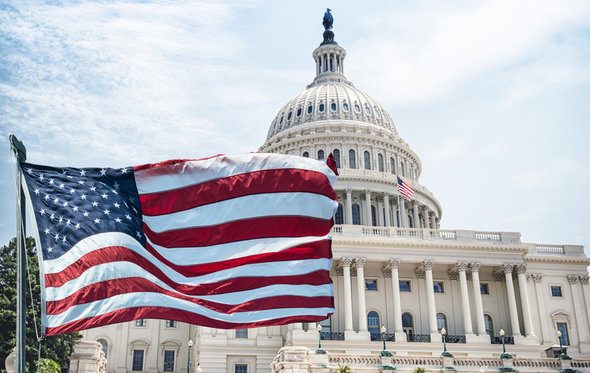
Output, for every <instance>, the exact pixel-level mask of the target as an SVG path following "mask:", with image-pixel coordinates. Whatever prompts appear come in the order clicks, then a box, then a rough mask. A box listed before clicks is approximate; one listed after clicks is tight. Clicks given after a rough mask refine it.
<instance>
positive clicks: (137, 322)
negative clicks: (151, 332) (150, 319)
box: [135, 319, 147, 328]
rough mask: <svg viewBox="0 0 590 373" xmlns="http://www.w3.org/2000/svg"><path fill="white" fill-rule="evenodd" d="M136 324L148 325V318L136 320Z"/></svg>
mask: <svg viewBox="0 0 590 373" xmlns="http://www.w3.org/2000/svg"><path fill="white" fill-rule="evenodd" d="M135 326H137V327H138V328H145V327H146V326H147V321H146V319H139V320H135Z"/></svg>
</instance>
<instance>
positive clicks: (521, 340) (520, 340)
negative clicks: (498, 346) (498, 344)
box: [514, 335, 539, 345]
mask: <svg viewBox="0 0 590 373" xmlns="http://www.w3.org/2000/svg"><path fill="white" fill-rule="evenodd" d="M514 344H515V345H538V344H539V341H538V340H537V337H535V336H534V335H529V336H528V337H525V336H523V335H515V336H514Z"/></svg>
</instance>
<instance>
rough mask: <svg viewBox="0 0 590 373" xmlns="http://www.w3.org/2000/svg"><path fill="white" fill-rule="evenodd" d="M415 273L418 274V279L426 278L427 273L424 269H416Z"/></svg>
mask: <svg viewBox="0 0 590 373" xmlns="http://www.w3.org/2000/svg"><path fill="white" fill-rule="evenodd" d="M414 272H415V273H416V278H426V272H424V269H423V268H422V267H418V268H416V270H415V271H414Z"/></svg>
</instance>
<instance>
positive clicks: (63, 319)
mask: <svg viewBox="0 0 590 373" xmlns="http://www.w3.org/2000/svg"><path fill="white" fill-rule="evenodd" d="M131 307H162V308H167V309H170V308H173V309H180V310H185V311H189V312H193V313H196V314H199V315H202V316H205V317H208V318H211V319H215V320H220V321H225V322H233V323H244V322H256V321H262V320H271V319H277V318H282V317H289V316H299V315H310V316H327V315H328V314H329V313H331V312H334V309H333V308H328V307H325V308H277V309H270V310H262V311H246V312H236V313H233V314H225V313H221V312H216V311H213V310H211V309H209V308H207V307H203V306H199V305H196V304H194V303H191V302H188V301H185V300H181V299H176V298H172V297H169V296H166V295H164V294H158V293H131V294H121V295H117V296H114V297H111V298H108V299H104V300H99V301H96V302H90V303H86V304H80V305H76V306H73V307H71V308H69V309H68V310H67V311H66V312H64V313H61V314H59V315H47V320H48V323H49V325H48V326H49V327H57V326H60V325H63V324H65V323H67V322H71V321H76V320H80V319H85V318H88V317H93V316H99V315H102V314H105V313H108V312H113V311H117V310H123V309H126V308H131Z"/></svg>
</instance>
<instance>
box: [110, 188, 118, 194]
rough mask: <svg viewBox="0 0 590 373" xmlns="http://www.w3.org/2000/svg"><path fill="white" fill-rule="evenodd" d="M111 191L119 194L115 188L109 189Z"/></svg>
mask: <svg viewBox="0 0 590 373" xmlns="http://www.w3.org/2000/svg"><path fill="white" fill-rule="evenodd" d="M111 192H112V193H113V194H119V192H117V191H116V190H115V189H111Z"/></svg>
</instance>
